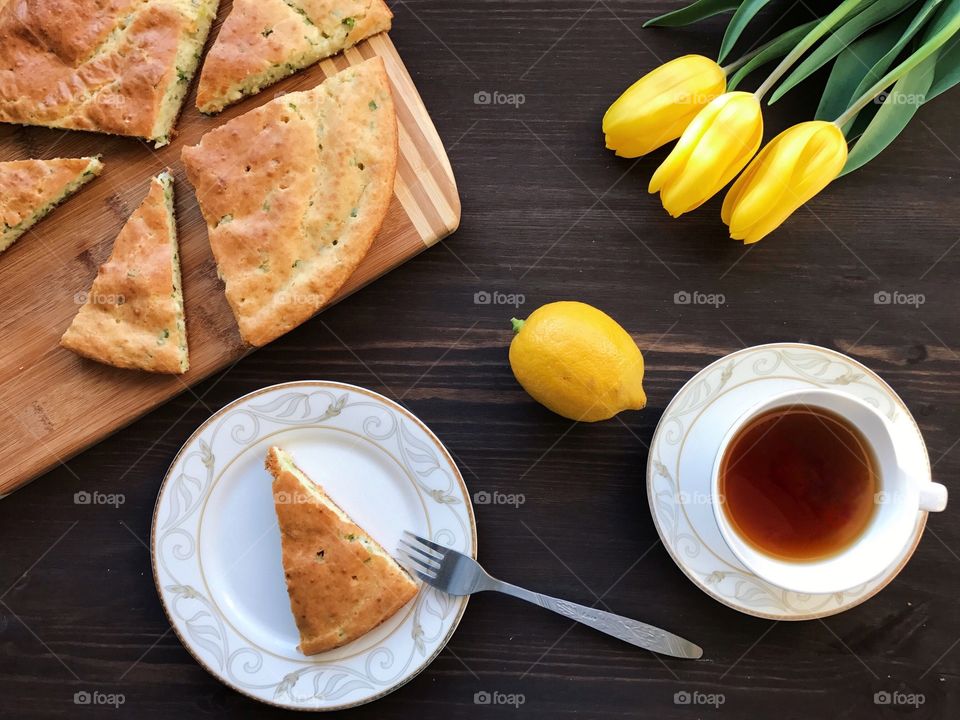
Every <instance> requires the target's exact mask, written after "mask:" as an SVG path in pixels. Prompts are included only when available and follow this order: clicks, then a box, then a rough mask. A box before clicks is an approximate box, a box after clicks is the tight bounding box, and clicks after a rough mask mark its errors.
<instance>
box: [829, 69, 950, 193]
mask: <svg viewBox="0 0 960 720" xmlns="http://www.w3.org/2000/svg"><path fill="white" fill-rule="evenodd" d="M936 65H937V56H936V54H933V55H930V56H929V57H927V58H926V59H925V60H923V61H922V62H921V63H920V64H919V65H917V66H916V67H914V68H913V69H912V70H910V71H909V72H907V73H906V74H905V75H903V77H901V78H900V79H899V80H897V83H896V84H895V85H894V86H893V89H892V90H891V91H890V93H889V95H888V96H887V98H886V100H885V101H884V103H883V105H881V106H880V109H879V110H878V111H877V114H876V115H875V116H874V117H873V120H871V121H870V124H869V125H867V129H866V130H864V131H863V135H861V136H860V138H859V139H858V140H857V141H856V143H855V144H854V146H853V150H851V151H850V155H849V156H848V157H847V162H846V164H845V165H844V166H843V170H842V171H841V172H840V175H841V176H842V175H846V174H847V173H850V172H853V171H854V170H856V169H858V168H861V167H863V166H864V165H866V164H867V163H868V162H870V161H871V160H873V159H874V158H875V157H876V156H877V155H879V154H880V153H881V152H883V150H884V149H886V147H887V146H888V145H889V144H890V143H892V142H893V141H894V140H895V139H896V137H897V136H898V135H899V134H900V132H901V131H902V130H903V129H904V128H905V127H906V126H907V123H908V122H910V120H911V119H912V118H913V116H914V115H915V114H916V112H917V110H918V109H919V107H920V106H921V105H922V104H923V100H924V98H925V97H926V94H927V91H928V90H929V89H930V86H931V85H932V84H933V77H934V74H935V71H936Z"/></svg>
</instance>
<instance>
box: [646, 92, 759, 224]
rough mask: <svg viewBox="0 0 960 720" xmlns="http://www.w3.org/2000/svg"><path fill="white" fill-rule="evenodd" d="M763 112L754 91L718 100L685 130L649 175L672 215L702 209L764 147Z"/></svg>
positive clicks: (665, 207) (655, 189)
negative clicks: (701, 206)
mask: <svg viewBox="0 0 960 720" xmlns="http://www.w3.org/2000/svg"><path fill="white" fill-rule="evenodd" d="M762 138H763V115H762V114H761V112H760V101H759V100H758V99H757V97H756V96H755V95H753V94H752V93H746V92H729V93H724V94H723V95H720V96H719V97H717V98H714V99H713V100H712V101H710V103H709V104H708V105H707V106H706V107H705V108H703V110H701V111H700V112H699V113H697V116H696V117H695V118H694V119H693V122H691V123H690V124H689V125H688V126H687V129H686V130H684V131H683V134H682V135H681V136H680V139H679V140H678V141H677V144H676V145H675V146H674V148H673V151H672V152H671V153H670V155H668V156H667V159H666V160H664V161H663V164H662V165H660V167H659V168H657V171H656V172H655V173H654V174H653V177H652V178H651V179H650V187H649V191H650V192H651V193H655V192H658V191H659V193H660V202H662V203H663V207H664V209H666V211H667V212H669V213H670V214H671V215H672V216H673V217H679V216H680V215H683V214H684V213H686V212H690V211H691V210H693V209H694V208H697V207H699V206H700V205H702V204H703V203H705V202H706V201H707V200H709V199H710V198H711V197H713V196H714V195H716V194H717V193H718V192H720V190H722V189H723V186H724V185H726V184H727V183H728V182H730V181H731V180H733V178H734V177H736V175H737V173H739V172H740V171H741V170H742V169H743V168H744V166H745V165H746V164H747V163H748V162H750V158H752V157H753V156H754V154H755V153H756V152H757V148H759V147H760V140H761V139H762Z"/></svg>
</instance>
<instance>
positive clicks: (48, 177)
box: [0, 157, 103, 252]
mask: <svg viewBox="0 0 960 720" xmlns="http://www.w3.org/2000/svg"><path fill="white" fill-rule="evenodd" d="M102 169H103V163H101V162H100V158H96V157H83V158H57V159H55V160H12V161H10V162H0V221H2V222H3V232H2V233H0V252H3V251H4V250H6V249H7V248H8V247H10V246H11V245H12V244H13V242H14V241H15V240H16V239H17V238H19V237H20V236H21V235H23V234H24V233H25V232H26V231H27V230H29V229H30V228H31V227H33V226H34V225H35V224H36V223H37V222H38V221H39V220H40V218H42V217H43V216H44V215H46V214H47V213H48V212H50V211H51V210H53V208H55V207H56V206H57V204H58V203H60V202H62V201H63V200H65V199H66V198H67V197H69V196H70V195H72V194H73V193H75V192H76V191H77V190H78V189H79V188H80V187H81V186H82V185H84V184H86V183H88V182H90V181H91V180H93V178H95V177H96V176H97V175H99V174H100V171H101V170H102Z"/></svg>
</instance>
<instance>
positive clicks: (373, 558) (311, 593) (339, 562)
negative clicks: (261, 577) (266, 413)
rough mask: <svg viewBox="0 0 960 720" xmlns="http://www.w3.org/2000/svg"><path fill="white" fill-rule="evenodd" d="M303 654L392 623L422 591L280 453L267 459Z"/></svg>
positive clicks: (278, 450) (276, 451)
mask: <svg viewBox="0 0 960 720" xmlns="http://www.w3.org/2000/svg"><path fill="white" fill-rule="evenodd" d="M266 467H267V470H269V471H270V474H271V475H273V501H274V507H275V508H276V511H277V521H278V523H279V525H280V543H281V552H282V558H283V571H284V576H285V577H286V581H287V592H288V593H289V595H290V609H291V610H292V611H293V617H294V620H295V621H296V623H297V629H298V630H299V631H300V652H302V653H303V654H304V655H314V654H316V653H319V652H323V651H324V650H330V649H332V648H335V647H340V646H341V645H345V644H346V643H348V642H351V641H352V640H355V639H357V638H358V637H360V636H361V635H364V634H365V633H367V632H369V631H370V630H372V629H373V628H375V627H377V626H378V625H379V624H380V623H382V622H383V621H384V620H386V619H388V618H390V617H391V616H393V615H394V614H395V613H396V612H397V611H398V610H399V609H400V608H402V607H403V606H404V605H406V604H407V603H408V602H409V601H410V600H411V599H412V598H413V596H414V595H416V594H417V584H416V583H415V582H414V581H413V579H411V577H410V576H409V575H408V574H407V573H406V571H404V570H403V568H401V567H400V566H399V565H398V564H397V562H396V561H395V560H394V559H393V558H392V557H390V555H389V553H387V551H386V550H384V549H383V547H382V546H381V545H380V544H379V543H378V542H377V541H376V540H374V539H373V538H372V537H370V536H369V535H368V534H367V533H366V531H364V530H363V528H361V527H360V526H359V525H357V524H356V523H355V522H353V520H351V519H350V517H349V516H348V515H347V514H346V513H345V512H344V511H343V510H341V509H340V508H339V507H338V506H337V504H336V503H335V502H334V501H333V500H331V499H330V497H329V496H328V495H327V494H326V493H325V492H324V491H323V489H322V488H321V487H320V486H319V485H317V484H316V483H315V482H313V481H312V480H311V479H310V478H308V477H307V476H306V475H305V474H304V473H303V471H302V470H300V468H298V467H297V466H296V464H295V463H294V462H293V459H292V458H291V457H290V455H289V454H287V453H286V452H285V451H284V450H282V449H281V448H278V447H276V446H274V447H271V448H270V449H269V450H268V451H267V460H266Z"/></svg>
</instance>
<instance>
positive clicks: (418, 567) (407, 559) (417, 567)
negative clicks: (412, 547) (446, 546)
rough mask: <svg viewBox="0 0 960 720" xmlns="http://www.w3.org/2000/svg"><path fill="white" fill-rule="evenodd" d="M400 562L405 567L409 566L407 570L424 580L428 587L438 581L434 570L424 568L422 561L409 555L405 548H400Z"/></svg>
mask: <svg viewBox="0 0 960 720" xmlns="http://www.w3.org/2000/svg"><path fill="white" fill-rule="evenodd" d="M399 552H400V560H401V561H402V562H403V564H404V565H406V566H407V569H408V570H410V571H412V572H413V574H414V575H416V576H417V577H418V578H420V579H421V580H423V581H424V582H425V583H427V584H428V585H431V584H432V581H433V580H436V578H437V574H436V572H435V571H434V570H432V569H430V568H428V567H426V566H424V565H423V564H422V563H421V561H420V560H419V559H417V558H415V557H413V556H412V555H410V553H408V552H407V551H406V550H404V549H403V548H399Z"/></svg>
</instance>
